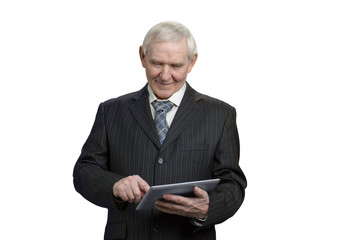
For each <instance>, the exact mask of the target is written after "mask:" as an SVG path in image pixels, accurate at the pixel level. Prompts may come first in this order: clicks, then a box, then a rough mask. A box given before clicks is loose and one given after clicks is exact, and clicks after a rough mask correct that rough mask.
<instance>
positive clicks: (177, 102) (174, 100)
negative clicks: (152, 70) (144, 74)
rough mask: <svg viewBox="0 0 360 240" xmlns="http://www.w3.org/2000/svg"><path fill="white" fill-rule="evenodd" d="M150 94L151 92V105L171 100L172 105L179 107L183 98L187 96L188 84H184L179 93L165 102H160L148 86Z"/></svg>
mask: <svg viewBox="0 0 360 240" xmlns="http://www.w3.org/2000/svg"><path fill="white" fill-rule="evenodd" d="M147 89H148V92H149V103H152V102H153V101H156V100H158V101H164V100H169V101H171V102H172V103H174V104H175V106H177V107H179V106H180V103H181V100H182V98H183V97H184V94H185V90H186V82H185V83H184V84H183V86H182V87H181V88H180V89H179V91H177V92H175V93H174V94H173V95H171V97H170V98H169V99H164V100H159V99H157V97H156V96H155V94H154V92H153V91H152V90H151V87H150V85H149V84H148V86H147Z"/></svg>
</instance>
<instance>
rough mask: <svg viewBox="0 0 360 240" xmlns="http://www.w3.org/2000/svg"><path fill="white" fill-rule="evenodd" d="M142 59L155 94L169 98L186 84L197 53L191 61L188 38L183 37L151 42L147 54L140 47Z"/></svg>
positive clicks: (161, 97) (159, 97) (160, 97)
mask: <svg viewBox="0 0 360 240" xmlns="http://www.w3.org/2000/svg"><path fill="white" fill-rule="evenodd" d="M140 59H141V62H142V65H143V67H144V68H145V70H146V77H147V80H148V83H149V86H150V87H151V90H152V91H153V92H154V94H155V96H156V97H157V98H158V99H168V98H169V97H171V95H173V94H174V93H175V92H177V91H178V90H179V89H180V88H181V87H182V86H183V85H184V82H185V80H186V77H187V74H188V73H189V72H191V69H192V68H193V66H194V64H195V62H196V59H197V55H195V56H194V58H193V59H192V61H189V59H188V52H187V44H186V39H185V38H183V39H182V40H180V41H178V42H150V43H149V45H148V47H147V53H146V55H145V53H144V51H143V50H142V48H141V47H140Z"/></svg>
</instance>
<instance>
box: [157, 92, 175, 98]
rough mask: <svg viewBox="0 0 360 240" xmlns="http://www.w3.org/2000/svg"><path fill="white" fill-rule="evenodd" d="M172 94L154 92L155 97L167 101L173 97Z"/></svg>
mask: <svg viewBox="0 0 360 240" xmlns="http://www.w3.org/2000/svg"><path fill="white" fill-rule="evenodd" d="M173 93H174V92H173V91H156V92H154V94H155V95H156V97H157V98H159V99H168V98H170V97H171V95H173Z"/></svg>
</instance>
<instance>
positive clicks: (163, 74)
mask: <svg viewBox="0 0 360 240" xmlns="http://www.w3.org/2000/svg"><path fill="white" fill-rule="evenodd" d="M160 78H161V80H163V81H169V80H170V79H171V72H170V67H169V66H167V65H164V66H163V68H162V69H161V71H160Z"/></svg>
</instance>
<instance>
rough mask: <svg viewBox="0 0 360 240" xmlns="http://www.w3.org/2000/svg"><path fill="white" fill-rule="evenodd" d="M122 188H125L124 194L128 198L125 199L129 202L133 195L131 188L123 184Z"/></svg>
mask: <svg viewBox="0 0 360 240" xmlns="http://www.w3.org/2000/svg"><path fill="white" fill-rule="evenodd" d="M124 190H125V193H126V196H127V198H128V200H127V201H128V202H130V203H131V202H134V199H135V196H134V193H133V190H132V189H131V186H127V185H125V186H124Z"/></svg>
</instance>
